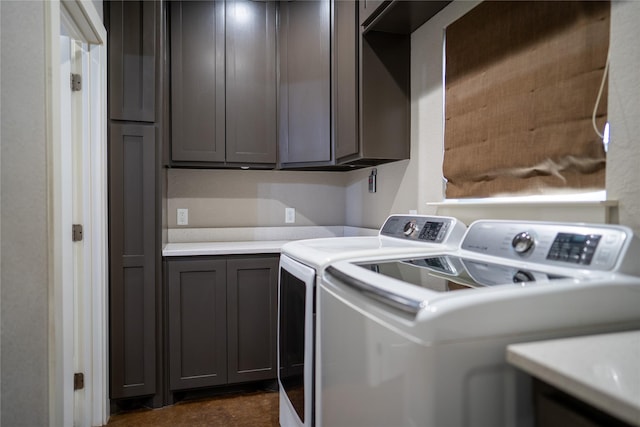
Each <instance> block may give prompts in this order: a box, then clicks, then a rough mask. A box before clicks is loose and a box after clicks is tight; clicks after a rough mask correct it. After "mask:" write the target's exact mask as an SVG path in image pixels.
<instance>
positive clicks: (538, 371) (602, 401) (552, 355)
mask: <svg viewBox="0 0 640 427" xmlns="http://www.w3.org/2000/svg"><path fill="white" fill-rule="evenodd" d="M507 360H508V361H509V363H511V364H512V365H514V366H517V367H518V368H520V369H522V370H523V371H525V372H527V373H529V374H530V375H532V376H534V377H536V378H538V379H540V380H542V381H544V382H546V383H548V384H551V385H553V386H554V387H556V388H558V389H560V390H562V391H564V392H566V393H569V394H571V395H573V396H575V397H576V398H578V399H581V400H583V401H585V402H587V403H589V404H591V405H593V406H594V407H597V408H599V409H601V410H603V411H605V412H607V413H609V414H611V415H613V416H615V417H617V418H619V419H621V420H623V421H625V422H627V423H630V424H632V425H636V426H640V331H631V332H620V333H612V334H603V335H591V336H584V337H574V338H564V339H556V340H549V341H539V342H532V343H524V344H513V345H510V346H508V347H507Z"/></svg>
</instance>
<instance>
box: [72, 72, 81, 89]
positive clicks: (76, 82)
mask: <svg viewBox="0 0 640 427" xmlns="http://www.w3.org/2000/svg"><path fill="white" fill-rule="evenodd" d="M81 89H82V77H81V76H80V74H73V73H71V91H72V92H77V91H79V90H81Z"/></svg>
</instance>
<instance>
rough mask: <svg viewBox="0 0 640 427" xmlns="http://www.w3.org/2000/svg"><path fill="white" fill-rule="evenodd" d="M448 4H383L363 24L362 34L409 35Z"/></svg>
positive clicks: (447, 0)
mask: <svg viewBox="0 0 640 427" xmlns="http://www.w3.org/2000/svg"><path fill="white" fill-rule="evenodd" d="M449 3H451V1H450V0H442V1H437V0H434V1H415V0H414V1H407V0H395V1H390V2H383V4H382V5H380V6H379V7H378V8H377V9H376V10H375V11H374V12H373V13H372V14H371V15H370V17H369V18H368V20H367V21H365V22H364V24H365V25H363V32H364V33H366V32H369V31H380V32H384V33H394V34H411V33H412V32H414V31H415V30H417V29H418V28H419V27H421V26H422V25H423V24H424V23H425V22H427V21H428V20H429V19H431V18H432V17H433V16H434V15H435V14H436V13H438V12H440V11H441V10H442V9H444V8H445V6H447V5H448V4H449Z"/></svg>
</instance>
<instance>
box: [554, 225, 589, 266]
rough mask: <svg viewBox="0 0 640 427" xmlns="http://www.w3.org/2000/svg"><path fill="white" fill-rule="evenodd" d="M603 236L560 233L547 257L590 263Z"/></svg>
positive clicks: (582, 263)
mask: <svg viewBox="0 0 640 427" xmlns="http://www.w3.org/2000/svg"><path fill="white" fill-rule="evenodd" d="M601 238H602V235H600V234H571V233H558V234H557V235H556V238H555V239H554V241H553V244H552V245H551V248H550V249H549V253H548V254H547V259H549V260H553V261H564V262H570V263H573V264H581V265H590V264H591V260H592V259H593V255H594V254H595V253H596V248H597V247H598V243H599V242H600V239H601Z"/></svg>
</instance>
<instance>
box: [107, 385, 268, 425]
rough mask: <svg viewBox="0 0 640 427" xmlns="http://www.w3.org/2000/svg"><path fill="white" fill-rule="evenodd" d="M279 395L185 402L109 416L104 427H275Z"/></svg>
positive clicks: (256, 394)
mask: <svg viewBox="0 0 640 427" xmlns="http://www.w3.org/2000/svg"><path fill="white" fill-rule="evenodd" d="M278 425H279V424H278V393H277V392H275V391H256V392H252V393H248V394H232V395H223V396H217V397H211V398H206V399H197V400H186V401H181V402H178V403H176V404H175V405H172V406H167V407H164V408H159V409H138V410H135V411H129V412H124V413H121V414H115V415H112V416H111V418H110V419H109V423H108V424H107V427H118V426H120V427H124V426H126V427H147V426H149V427H151V426H154V427H165V426H166V427H168V426H172V427H174V426H185V427H186V426H189V427H191V426H203V427H204V426H224V427H245V426H246V427H277V426H278Z"/></svg>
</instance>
